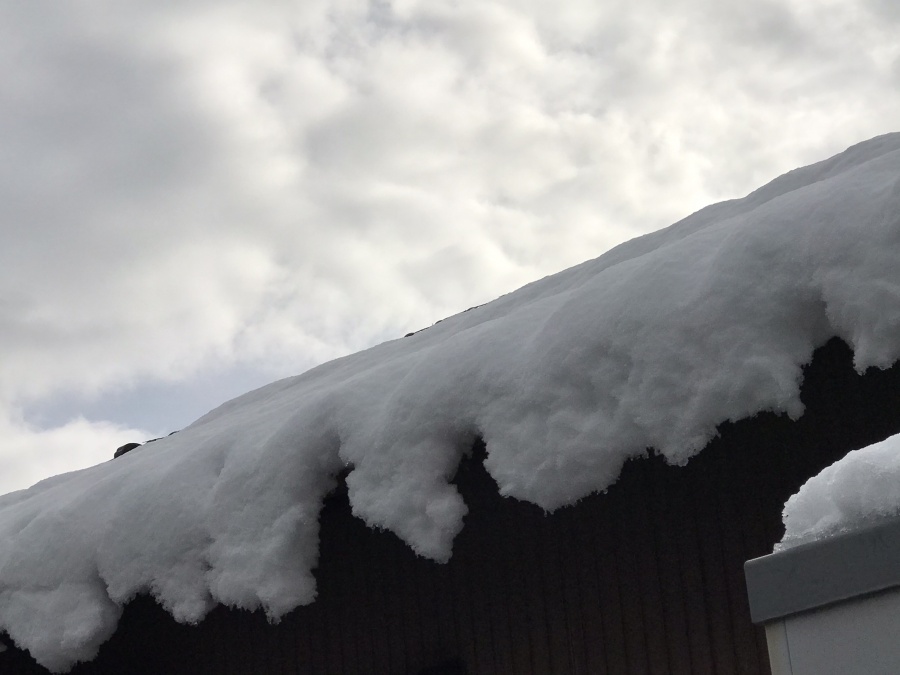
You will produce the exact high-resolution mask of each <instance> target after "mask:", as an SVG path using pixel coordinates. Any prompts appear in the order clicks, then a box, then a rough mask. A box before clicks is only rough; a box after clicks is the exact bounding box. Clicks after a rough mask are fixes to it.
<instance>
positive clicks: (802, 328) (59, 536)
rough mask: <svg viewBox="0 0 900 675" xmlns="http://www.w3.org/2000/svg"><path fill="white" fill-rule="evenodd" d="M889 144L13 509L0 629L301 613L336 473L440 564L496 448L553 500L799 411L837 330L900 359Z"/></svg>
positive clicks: (73, 651)
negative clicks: (733, 429) (742, 422)
mask: <svg viewBox="0 0 900 675" xmlns="http://www.w3.org/2000/svg"><path fill="white" fill-rule="evenodd" d="M897 260H900V134H890V135H887V136H881V137H879V138H876V139H873V140H871V141H868V142H866V143H862V144H860V145H857V146H854V147H853V148H850V149H849V150H847V151H846V152H844V153H842V154H840V155H838V156H836V157H834V158H832V159H829V160H827V161H824V162H820V163H818V164H814V165H812V166H809V167H806V168H803V169H799V170H796V171H792V172H790V173H788V174H786V175H784V176H782V177H780V178H778V179H776V180H775V181H773V182H771V183H769V184H768V185H766V186H765V187H763V188H761V189H759V190H757V191H755V192H753V193H752V194H750V195H749V196H747V197H746V198H744V199H740V200H734V201H729V202H724V203H721V204H716V205H714V206H710V207H708V208H706V209H703V210H702V211H699V212H698V213H695V214H694V215H692V216H690V217H689V218H686V219H685V220H683V221H681V222H679V223H676V224H675V225H673V226H671V227H669V228H667V229H664V230H661V231H659V232H656V233H653V234H650V235H647V236H644V237H640V238H637V239H634V240H632V241H629V242H627V243H625V244H623V245H621V246H619V247H617V248H615V249H613V250H612V251H610V252H608V253H606V254H605V255H602V256H601V257H599V258H597V259H596V260H592V261H589V262H586V263H583V264H581V265H579V266H576V267H573V268H571V269H569V270H566V271H564V272H562V273H560V274H556V275H554V276H551V277H547V278H545V279H542V280H540V281H538V282H535V283H532V284H530V285H528V286H525V287H524V288H522V289H520V290H518V291H516V292H514V293H511V294H509V295H505V296H503V297H501V298H499V299H497V300H495V301H494V302H491V303H489V304H487V305H483V306H481V307H478V308H475V309H472V310H471V311H468V312H464V313H462V314H459V315H456V316H454V317H451V318H449V319H446V320H444V321H442V322H440V323H438V324H436V325H434V326H432V327H431V328H428V329H427V330H423V331H420V332H418V333H416V334H414V335H412V336H410V337H406V338H401V339H398V340H394V341H392V342H388V343H385V344H382V345H380V346H377V347H374V348H372V349H369V350H367V351H364V352H361V353H358V354H355V355H352V356H348V357H346V358H342V359H338V360H335V361H332V362H330V363H326V364H324V365H322V366H320V367H318V368H314V369H313V370H310V371H309V372H307V373H304V374H302V375H299V376H297V377H293V378H288V379H286V380H281V381H279V382H275V383H273V384H270V385H268V386H266V387H263V388H261V389H258V390H256V391H253V392H250V393H248V394H245V395H244V396H241V397H239V398H237V399H235V400H233V401H230V402H228V403H226V404H224V405H223V406H221V407H220V408H218V409H216V410H214V411H212V412H210V413H209V414H207V415H206V416H204V417H202V418H201V419H199V420H198V421H197V422H195V423H194V424H192V425H191V426H189V427H188V428H186V429H184V430H183V431H181V432H180V433H178V434H175V435H174V436H170V437H168V438H164V439H161V440H158V441H156V442H155V443H153V444H152V446H148V447H144V448H138V449H136V450H133V451H131V452H130V453H128V454H126V455H123V456H122V457H120V458H118V459H116V460H113V461H110V462H107V463H105V464H101V465H99V466H95V467H92V468H89V469H84V470H82V471H77V472H73V473H70V474H66V475H62V476H57V477H55V478H51V479H49V480H46V481H43V482H41V483H38V484H37V485H35V486H34V487H32V488H30V489H28V490H23V491H20V492H15V493H11V494H8V495H6V496H3V497H0V629H3V630H5V631H7V632H8V634H9V635H10V637H12V639H13V640H15V641H16V643H18V644H19V645H21V646H23V647H25V648H27V649H29V650H30V651H31V652H32V654H33V655H34V656H35V658H36V659H37V660H38V661H39V662H40V663H42V664H44V665H45V666H47V667H49V668H51V669H54V670H57V671H62V670H65V669H67V668H68V667H70V666H71V665H72V663H73V662H74V661H76V660H86V659H90V658H92V657H93V656H94V655H95V654H96V651H97V649H98V646H99V645H100V644H101V643H102V642H103V641H104V640H106V639H107V638H108V637H109V636H110V635H111V634H112V633H113V632H114V630H115V627H116V622H117V620H118V618H119V616H120V614H121V611H122V605H123V604H124V603H126V602H127V601H128V600H129V599H130V598H132V597H134V595H135V594H137V593H139V592H144V591H149V592H151V593H152V594H153V595H154V596H155V597H156V598H157V599H158V600H159V602H160V603H161V604H162V605H164V606H165V607H166V609H167V610H168V611H170V612H171V613H172V614H173V615H174V616H175V618H176V619H178V620H180V621H197V620H199V619H201V618H202V617H203V616H204V615H205V613H206V612H208V611H209V610H210V609H211V607H212V606H213V605H214V604H215V603H224V604H228V605H234V606H239V607H244V608H256V607H259V606H262V607H263V608H264V609H265V610H266V612H267V613H268V614H269V615H270V616H271V617H274V618H277V617H279V616H281V615H282V614H284V613H286V612H287V611H289V610H291V609H292V608H294V607H296V606H298V605H300V604H305V603H309V602H312V601H313V600H314V598H315V581H314V578H313V574H312V569H313V568H314V567H315V565H316V561H317V555H318V513H319V509H320V506H321V502H322V499H323V497H324V495H325V494H326V493H327V492H328V491H329V490H330V489H331V488H332V487H333V485H334V484H335V480H334V478H333V476H334V475H335V474H336V473H338V472H339V471H341V470H342V469H343V468H345V467H351V468H352V470H351V471H350V472H349V475H348V477H347V484H348V488H349V497H350V501H351V504H352V506H353V512H354V513H355V514H356V515H357V516H358V517H360V518H363V519H365V521H366V522H367V523H369V524H370V525H371V526H378V527H383V528H387V529H389V530H391V531H393V532H395V533H396V534H397V535H398V536H400V537H401V538H402V539H404V540H405V541H406V542H408V543H409V545H410V546H411V547H412V548H413V549H414V550H415V551H416V552H417V553H419V554H421V555H423V556H428V557H430V558H433V559H435V560H438V561H445V560H447V559H448V557H449V556H450V553H451V546H452V542H453V539H454V536H455V535H456V534H457V533H458V532H459V531H460V529H461V527H462V518H463V516H464V515H465V513H466V505H465V504H464V503H463V501H462V499H461V497H460V495H459V494H458V492H457V491H456V488H455V487H454V486H453V485H452V484H450V483H448V480H449V479H451V478H452V476H453V474H454V472H455V469H456V466H457V463H458V462H459V460H460V457H461V456H462V454H463V453H464V452H466V451H467V450H468V449H469V448H471V446H472V443H473V440H474V439H475V438H476V437H478V436H481V437H482V438H483V439H484V441H485V442H486V445H487V453H488V455H487V459H486V461H485V465H486V467H487V470H488V471H489V472H490V474H491V475H492V476H493V477H494V479H495V480H496V482H497V485H498V488H499V490H500V492H501V493H502V494H504V495H508V496H511V497H516V498H518V499H523V500H528V501H531V502H534V503H535V504H538V505H540V506H542V507H544V508H546V509H554V508H556V507H559V506H561V505H564V504H570V503H572V502H575V501H577V500H578V499H580V498H581V497H584V496H585V495H587V494H589V493H591V492H594V491H599V490H603V489H605V488H606V487H608V486H609V485H610V484H611V483H613V482H614V481H615V480H616V478H617V477H618V475H619V471H620V469H621V467H622V465H623V463H624V462H625V461H626V460H627V459H629V458H631V457H635V456H640V455H642V454H644V453H645V452H646V448H654V449H655V450H656V451H657V452H659V453H661V454H662V455H664V456H665V458H666V459H667V460H669V461H670V462H673V463H683V462H685V461H687V460H688V459H689V458H690V457H691V456H692V455H694V454H695V453H697V452H698V451H699V450H700V449H702V448H703V447H704V445H706V444H707V442H708V441H709V440H710V439H711V438H712V437H713V436H714V435H715V433H716V426H717V425H718V424H720V423H722V422H724V421H725V420H737V419H740V418H744V417H748V416H751V415H753V414H755V413H757V412H759V411H762V410H774V411H779V412H784V413H787V414H788V415H790V416H792V417H794V418H796V417H798V416H799V415H801V414H802V412H803V406H802V404H801V402H800V399H799V385H800V378H801V366H802V365H803V364H806V363H807V362H809V361H810V359H811V356H812V353H813V350H814V349H815V348H816V347H817V346H820V345H822V344H824V343H825V342H826V341H827V340H828V339H829V338H831V337H833V336H835V335H837V336H840V337H841V338H843V339H844V340H845V341H846V342H847V343H848V344H850V345H851V346H852V347H853V349H854V352H855V363H856V367H857V368H858V369H860V370H863V369H865V368H867V367H869V366H879V367H887V366H889V365H891V364H892V363H893V362H894V361H896V360H897V359H898V357H900V266H898V265H897Z"/></svg>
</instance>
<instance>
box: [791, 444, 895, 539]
mask: <svg viewBox="0 0 900 675" xmlns="http://www.w3.org/2000/svg"><path fill="white" fill-rule="evenodd" d="M898 516H900V434H898V435H896V436H891V437H890V438H888V439H887V440H884V441H882V442H881V443H875V444H874V445H870V446H868V447H866V448H862V449H861V450H854V451H853V452H850V453H847V455H846V456H845V457H843V458H842V459H840V460H838V461H837V462H835V463H834V464H832V465H831V466H829V467H827V468H825V469H823V470H822V471H820V472H819V474H818V475H816V476H813V477H812V478H810V479H809V480H808V481H806V483H805V484H804V485H803V486H802V487H801V488H800V490H799V491H798V492H797V494H795V495H793V496H792V497H791V498H790V499H788V501H787V503H786V504H785V505H784V514H783V520H784V526H785V533H784V537H783V538H782V540H781V542H780V543H779V544H777V545H776V546H775V550H776V551H780V550H785V549H788V548H793V547H794V546H799V545H800V544H806V543H810V542H813V541H818V540H820V539H825V538H827V537H833V536H835V535H838V534H841V533H844V532H850V531H852V530H856V529H859V528H861V527H865V526H868V525H874V524H876V523H878V522H880V521H884V520H887V519H890V518H896V517H898Z"/></svg>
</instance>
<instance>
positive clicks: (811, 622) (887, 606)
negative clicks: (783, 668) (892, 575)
mask: <svg viewBox="0 0 900 675" xmlns="http://www.w3.org/2000/svg"><path fill="white" fill-rule="evenodd" d="M784 624H785V630H786V632H787V641H788V648H789V653H788V658H789V660H790V664H791V667H792V668H793V672H792V675H857V674H858V675H897V674H898V673H900V592H898V591H897V589H893V590H891V591H890V592H886V593H880V594H877V595H872V596H868V597H865V598H861V599H857V600H853V601H850V602H844V603H841V604H838V605H834V606H832V607H828V608H825V609H821V610H817V611H813V612H809V613H806V614H799V615H795V616H791V617H788V618H787V619H786V620H785V621H784ZM775 672H777V671H774V670H773V673H775ZM787 672H791V671H787ZM779 675H780V673H779Z"/></svg>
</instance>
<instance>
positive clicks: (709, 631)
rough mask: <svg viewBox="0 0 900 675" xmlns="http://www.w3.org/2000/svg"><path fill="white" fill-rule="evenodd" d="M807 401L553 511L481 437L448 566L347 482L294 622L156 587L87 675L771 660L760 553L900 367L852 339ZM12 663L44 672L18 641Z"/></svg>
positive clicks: (894, 419)
mask: <svg viewBox="0 0 900 675" xmlns="http://www.w3.org/2000/svg"><path fill="white" fill-rule="evenodd" d="M803 399H804V403H805V404H806V406H807V412H806V414H805V415H804V416H803V418H801V419H800V420H799V421H797V422H791V421H790V420H788V419H787V418H785V417H778V416H775V415H772V414H762V415H758V416H757V417H755V418H753V419H750V420H744V421H741V422H738V423H735V424H726V425H723V427H721V428H720V437H719V438H717V439H716V440H715V441H713V443H712V444H711V445H710V446H709V447H708V448H706V449H705V450H704V451H703V452H702V453H701V454H700V455H699V456H697V457H695V458H694V459H693V460H691V461H690V462H689V463H688V465H687V466H686V467H671V466H668V465H666V464H665V462H664V461H662V460H661V459H659V458H658V457H651V458H648V459H640V460H636V461H632V462H629V463H628V464H627V466H626V467H625V470H624V472H623V474H622V477H621V478H620V480H619V481H618V482H617V483H616V484H615V485H614V486H612V487H611V488H610V490H609V491H608V493H606V494H603V495H593V496H591V497H589V498H587V499H584V500H582V501H581V502H579V503H578V504H577V505H575V506H574V507H569V508H564V509H561V510H559V511H557V512H555V513H553V514H550V515H546V514H544V513H543V512H542V511H541V510H540V509H538V508H537V507H535V506H533V505H531V504H527V503H523V502H518V501H515V500H512V499H504V498H502V497H500V496H499V495H498V494H497V490H496V485H495V484H494V483H493V481H492V479H491V478H490V477H489V476H488V475H487V474H486V472H485V471H484V469H483V467H482V465H481V459H482V458H483V452H484V449H483V447H482V446H480V444H479V445H476V448H475V449H474V451H473V455H472V457H471V458H469V459H467V460H465V461H464V462H463V464H462V466H461V468H460V470H459V473H458V475H457V478H456V482H457V485H458V486H459V489H460V491H461V492H462V494H463V496H464V498H465V500H466V503H467V504H468V505H469V515H468V516H467V517H466V521H465V527H464V529H463V531H462V533H461V534H460V535H459V537H458V538H457V540H456V542H455V545H454V552H453V558H452V559H451V561H450V562H449V563H448V564H446V565H439V564H436V563H433V562H430V561H427V560H424V559H421V558H417V557H416V556H415V555H414V554H413V553H412V552H411V551H410V549H409V548H407V547H406V546H405V545H404V544H402V543H401V542H400V541H399V540H398V539H397V538H396V537H395V536H394V535H392V534H390V533H387V532H377V531H373V530H370V529H368V528H367V527H365V526H364V525H363V524H362V522H360V521H359V520H357V519H355V518H353V517H352V515H351V513H350V509H349V506H348V504H347V498H346V488H344V487H343V485H342V487H341V488H339V489H338V490H336V491H335V493H333V494H332V495H331V497H330V498H329V499H328V500H327V502H326V505H325V508H324V511H323V515H322V542H321V561H320V568H319V570H318V571H317V578H318V583H319V599H318V600H317V601H316V602H315V603H314V604H312V605H310V606H308V607H303V608H300V609H298V610H296V611H294V612H292V613H291V614H290V615H288V616H287V617H286V618H285V619H284V620H283V621H282V622H281V623H280V624H278V625H275V626H272V625H269V624H268V623H267V622H266V621H265V618H264V617H262V616H261V615H260V614H259V613H250V612H240V611H234V610H228V609H225V608H222V607H220V608H218V609H216V610H215V611H213V612H212V613H211V614H210V616H209V617H208V618H207V619H206V621H204V622H203V623H201V624H200V625H199V626H193V627H192V626H180V625H178V624H176V623H175V622H174V621H172V620H171V618H169V617H168V615H166V614H165V613H164V612H163V611H162V610H161V609H159V608H158V607H157V606H156V605H155V603H154V602H153V601H152V600H148V599H147V598H140V599H138V600H136V601H135V602H133V603H131V604H130V605H129V606H128V607H127V608H126V611H125V614H124V616H123V619H122V622H121V624H120V628H119V630H118V632H117V633H116V635H115V636H114V637H113V638H112V639H111V640H110V642H109V643H107V644H106V645H104V646H103V648H102V649H101V652H100V655H99V657H98V658H97V659H96V660H95V661H94V662H93V663H90V664H83V665H80V666H78V667H76V669H75V670H74V671H73V672H74V673H78V674H79V675H89V674H98V673H110V674H113V673H114V674H116V675H119V674H122V673H142V672H146V673H191V674H194V673H215V674H218V673H235V674H244V673H279V674H280V673H283V674H285V675H287V674H292V675H293V674H295V673H298V674H300V673H302V674H315V675H328V674H338V673H344V674H347V675H351V674H354V673H365V674H370V673H371V674H373V675H401V674H403V673H409V674H411V675H415V674H417V673H422V672H428V673H432V675H437V674H438V673H445V674H446V675H449V674H451V673H469V674H473V673H477V674H479V675H487V674H497V675H506V674H516V675H545V674H551V673H553V674H555V673H560V674H572V675H581V674H592V675H593V674H596V675H614V674H620V673H621V674H625V673H627V674H629V675H631V674H635V675H637V674H653V675H656V674H682V673H684V674H691V675H706V674H710V675H732V674H748V675H749V674H754V675H755V674H757V673H768V663H767V656H766V648H765V639H764V636H763V633H762V631H761V630H760V629H759V628H757V627H755V626H753V625H752V624H751V623H750V618H749V610H748V607H747V598H746V590H745V586H744V579H743V563H744V561H745V560H747V559H749V558H752V557H756V556H759V555H763V554H765V553H768V552H770V551H771V548H772V545H773V544H774V543H775V542H776V541H777V540H778V539H780V537H781V534H782V526H781V508H782V505H783V504H784V502H785V501H786V499H787V498H788V497H789V496H790V495H791V494H792V493H793V492H795V491H796V490H797V488H798V487H799V486H800V485H801V484H802V483H803V482H804V481H805V480H806V479H807V478H809V477H810V476H812V475H814V474H815V473H817V472H818V471H819V470H821V469H822V468H823V467H825V466H827V465H828V464H830V463H832V462H833V461H835V460H836V459H838V458H840V457H842V456H843V455H844V454H846V452H847V451H849V450H851V449H854V448H858V447H862V446H864V445H868V444H870V443H873V442H875V441H878V440H881V439H882V438H885V437H887V436H888V435H890V434H892V433H897V432H900V369H898V368H896V367H895V368H893V369H891V370H889V371H874V370H873V371H870V372H868V373H867V374H866V375H865V376H858V375H857V374H856V373H855V372H854V371H853V369H852V359H851V354H850V351H849V349H848V348H847V347H846V345H844V344H843V343H842V342H840V341H838V340H833V341H832V342H830V343H829V344H828V345H826V347H824V348H822V349H820V350H819V351H818V352H817V353H816V357H815V359H814V362H813V364H812V365H811V366H810V367H809V368H807V371H806V376H805V384H804V388H803ZM429 668H433V669H434V670H427V669H429ZM441 668H443V669H441ZM0 671H2V672H4V673H5V672H10V673H16V672H21V673H30V672H43V671H42V669H40V668H38V667H37V666H36V665H35V664H34V663H33V662H32V661H31V660H30V659H29V658H28V656H27V655H26V654H23V653H22V652H19V651H17V650H12V651H10V652H7V653H5V654H0Z"/></svg>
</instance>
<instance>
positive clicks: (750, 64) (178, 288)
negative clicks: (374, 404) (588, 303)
mask: <svg viewBox="0 0 900 675" xmlns="http://www.w3.org/2000/svg"><path fill="white" fill-rule="evenodd" d="M898 23H900V14H898V12H897V11H896V9H894V6H893V5H892V4H891V3H887V2H883V1H875V0H873V1H871V2H840V3H839V2H826V3H821V2H816V3H813V2H810V1H807V0H793V1H791V2H758V3H743V4H741V5H739V6H732V5H725V4H722V3H716V2H712V1H711V0H694V1H691V2H687V3H679V4H678V5H677V6H673V5H671V4H670V3H663V2H657V1H654V0H641V1H639V2H629V3H624V2H608V3H596V2H577V1H576V2H569V3H566V5H565V7H564V8H562V9H560V8H559V7H556V6H553V5H552V4H550V3H546V2H536V1H534V2H502V1H490V0H488V1H482V2H457V3H453V4H447V3H438V2H394V3H390V2H356V1H343V0H342V1H333V2H315V1H310V2H304V3H287V2H274V1H273V2H264V3H255V4H251V3H237V2H220V3H191V4H190V5H189V6H183V5H181V4H178V3H154V4H153V5H152V6H147V5H146V3H129V2H124V3H122V2H117V3H111V2H78V3H69V4H67V5H65V6H60V5H58V4H55V3H49V2H40V1H39V2H32V3H28V4H24V5H14V4H13V5H9V6H4V7H3V8H0V64H3V65H0V67H2V68H3V73H2V75H3V79H4V83H5V85H4V90H3V92H2V93H0V138H2V139H3V140H2V142H0V158H2V162H0V167H2V168H0V172H2V180H0V237H2V240H0V285H2V293H0V347H2V350H3V354H4V358H3V359H2V361H0V428H2V429H3V430H4V433H3V436H4V441H3V443H2V444H0V462H2V466H3V470H2V474H0V492H3V491H6V490H10V489H17V488H19V487H25V486H26V485H27V484H30V483H31V482H33V481H34V480H36V478H37V477H40V475H49V474H51V473H57V472H59V471H62V470H67V469H69V468H76V467H79V466H83V465H85V464H90V463H93V462H96V461H99V459H102V458H105V457H107V456H109V455H111V451H112V450H113V449H114V447H115V444H117V443H119V441H121V442H125V441H126V440H143V436H147V437H149V436H151V435H158V434H161V433H166V432H168V431H171V430H172V429H173V428H178V427H180V426H183V425H185V424H187V423H188V422H190V421H191V420H193V419H194V418H196V417H197V416H199V415H200V414H202V413H204V412H206V410H208V409H209V408H211V407H213V406H214V405H216V404H217V403H219V402H221V401H222V400H224V399H225V398H229V397H231V396H233V395H234V394H235V393H238V392H235V391H234V390H233V389H234V388H235V387H236V386H244V385H245V384H250V385H252V386H256V385H257V384H262V383H263V382H265V381H268V380H271V379H275V378H276V377H281V376H285V375H289V374H293V373H296V372H300V371H302V370H305V369H306V368H308V367H310V366H312V365H314V364H316V363H319V362H321V361H323V360H326V359H329V358H333V357H335V356H338V355H341V354H345V353H348V352H351V351H355V350H358V349H362V348H364V347H367V346H369V345H371V344H374V343H377V342H380V341H383V340H386V339H391V338H394V337H399V336H401V335H403V334H404V333H406V332H409V331H412V330H415V329H418V328H421V327H424V326H426V325H429V324H431V323H433V322H434V321H436V320H438V319H440V318H442V317H444V316H447V315H449V314H452V313H455V312H458V311H461V310H463V309H466V308H467V307H469V306H472V305H475V304H479V303H482V302H485V301H487V300H490V299H492V298H494V297H496V296H498V295H500V294H502V293H505V292H508V291H510V290H512V289H514V288H516V287H518V286H520V285H522V284H524V283H526V282H528V281H531V280H533V279H536V278H539V277H541V276H544V275H546V274H549V273H552V272H555V271H557V270H560V269H563V268H565V267H568V266H570V265H572V264H575V263H577V262H580V261H582V260H584V259H587V258H591V257H595V256H596V255H599V254H600V253H602V252H603V251H604V250H606V249H608V248H610V247H611V246H612V245H614V244H616V243H618V242H620V241H622V240H625V239H628V238H631V237H633V236H636V235H638V234H640V233H643V232H647V231H650V230H653V229H657V228H659V227H662V226H664V225H667V224H669V223H670V222H673V221H675V220H677V219H679V218H680V217H682V216H684V215H687V214H688V213H690V212H692V211H694V210H696V209H698V208H700V207H702V206H703V205H705V204H707V203H710V202H713V201H717V200H720V199H725V198H732V197H738V196H742V195H743V194H745V193H746V192H748V191H749V190H751V189H752V188H754V187H756V186H757V185H759V184H762V183H763V182H765V181H766V180H768V179H770V178H772V177H773V176H775V175H778V174H779V173H782V172H783V171H785V170H787V169H789V168H791V167H793V166H799V165H802V164H807V163H809V162H811V161H815V160H817V159H821V158H824V157H827V156H830V155H832V154H834V153H835V152H837V151H839V150H841V149H843V148H844V147H846V146H848V145H850V144H852V143H854V142H857V141H859V140H862V139H864V138H868V137H871V136H874V135H876V134H879V133H883V132H887V131H891V130H895V129H894V126H893V125H895V124H896V120H897V119H900V114H898V113H900V94H898V91H900V59H898V56H900V44H898V43H897V41H896V34H897V28H898ZM229 383H231V384H229ZM185 392H188V393H185ZM162 401H166V402H168V403H169V404H171V402H172V401H178V402H179V403H180V406H179V408H180V415H174V414H173V417H172V419H171V420H169V422H168V424H166V423H164V422H163V421H161V420H160V416H159V415H158V414H156V415H154V414H153V412H152V410H153V409H154V407H158V406H159V405H160V404H161V402H162ZM170 407H171V406H170ZM85 411H88V413H89V416H88V417H87V418H86V419H82V418H80V417H79V416H80V415H82V414H85Z"/></svg>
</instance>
